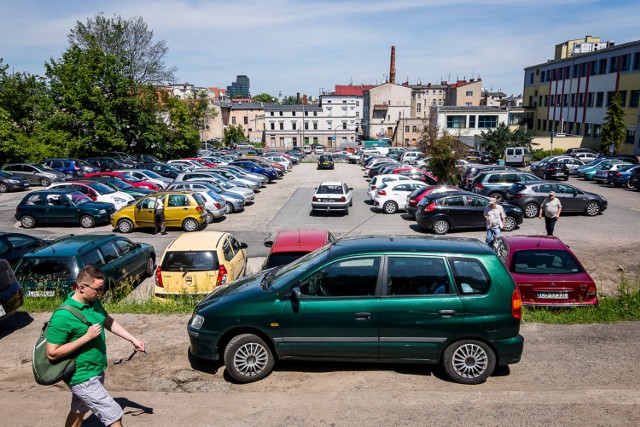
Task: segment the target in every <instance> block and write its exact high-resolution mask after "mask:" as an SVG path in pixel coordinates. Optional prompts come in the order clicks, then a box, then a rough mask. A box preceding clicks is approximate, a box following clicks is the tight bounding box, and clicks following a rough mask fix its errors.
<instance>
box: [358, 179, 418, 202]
mask: <svg viewBox="0 0 640 427" xmlns="http://www.w3.org/2000/svg"><path fill="white" fill-rule="evenodd" d="M390 181H412V179H411V178H409V177H408V176H404V175H400V174H397V173H394V174H387V175H376V176H374V177H373V178H371V181H370V182H369V190H368V191H367V194H368V195H369V199H370V200H373V198H374V197H375V196H376V188H378V187H379V186H380V185H382V184H384V183H386V182H390Z"/></svg>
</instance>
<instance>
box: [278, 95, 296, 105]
mask: <svg viewBox="0 0 640 427" xmlns="http://www.w3.org/2000/svg"><path fill="white" fill-rule="evenodd" d="M299 103H300V102H298V98H296V97H295V96H291V95H288V96H285V97H284V98H283V99H282V104H283V105H296V104H299Z"/></svg>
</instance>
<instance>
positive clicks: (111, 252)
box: [100, 242, 119, 264]
mask: <svg viewBox="0 0 640 427" xmlns="http://www.w3.org/2000/svg"><path fill="white" fill-rule="evenodd" d="M100 251H101V252H102V255H103V256H104V262H105V264H109V263H110V262H111V261H115V260H116V259H118V256H119V255H118V251H117V250H116V248H115V247H114V246H113V244H112V243H111V242H109V243H105V244H104V245H102V246H100Z"/></svg>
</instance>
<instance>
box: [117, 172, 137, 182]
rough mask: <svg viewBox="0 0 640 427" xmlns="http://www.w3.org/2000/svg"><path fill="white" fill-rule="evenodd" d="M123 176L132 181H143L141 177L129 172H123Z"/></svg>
mask: <svg viewBox="0 0 640 427" xmlns="http://www.w3.org/2000/svg"><path fill="white" fill-rule="evenodd" d="M120 176H121V177H122V178H124V179H126V180H127V181H131V182H142V180H141V179H138V178H136V177H135V176H133V175H131V174H129V173H123V174H121V175H120Z"/></svg>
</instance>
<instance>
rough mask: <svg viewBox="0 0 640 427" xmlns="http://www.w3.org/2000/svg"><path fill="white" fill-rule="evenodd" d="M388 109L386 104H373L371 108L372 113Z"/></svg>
mask: <svg viewBox="0 0 640 427" xmlns="http://www.w3.org/2000/svg"><path fill="white" fill-rule="evenodd" d="M388 109H389V105H388V104H374V106H373V111H387V110H388Z"/></svg>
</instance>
